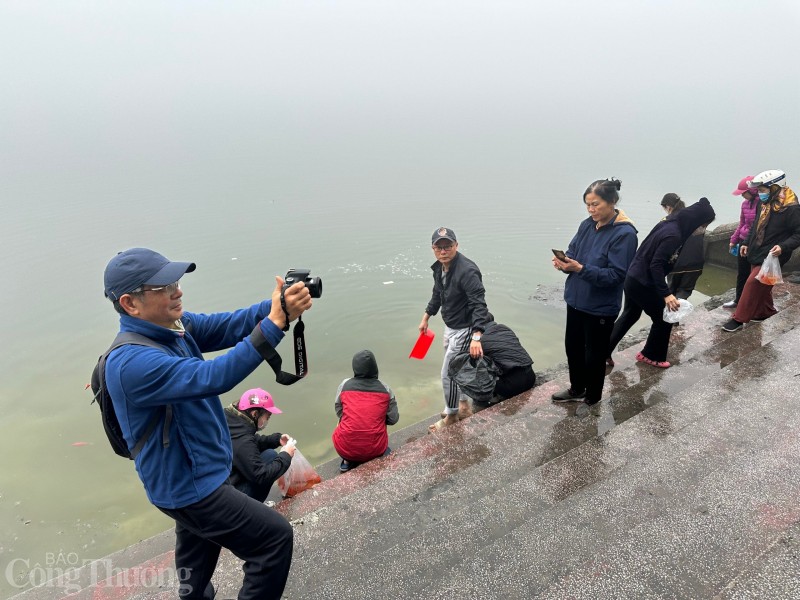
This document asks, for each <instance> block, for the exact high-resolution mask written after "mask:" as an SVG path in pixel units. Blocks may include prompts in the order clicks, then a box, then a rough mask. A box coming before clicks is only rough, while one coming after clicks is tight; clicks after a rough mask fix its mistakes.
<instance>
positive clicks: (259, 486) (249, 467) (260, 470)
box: [225, 388, 295, 502]
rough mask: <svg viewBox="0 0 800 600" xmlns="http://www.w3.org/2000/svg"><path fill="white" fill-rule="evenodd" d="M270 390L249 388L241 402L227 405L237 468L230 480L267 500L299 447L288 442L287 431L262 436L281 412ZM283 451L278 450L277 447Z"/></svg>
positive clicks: (259, 499)
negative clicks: (268, 425)
mask: <svg viewBox="0 0 800 600" xmlns="http://www.w3.org/2000/svg"><path fill="white" fill-rule="evenodd" d="M281 412H282V411H281V410H280V409H279V408H278V407H277V406H275V402H274V401H273V400H272V396H271V395H270V393H269V392H267V391H266V390H262V389H261V388H254V389H252V390H247V391H246V392H245V393H244V394H242V397H241V398H240V399H239V401H238V402H235V403H233V404H231V405H230V406H226V407H225V419H227V421H228V429H229V430H230V432H231V442H232V443H233V468H232V469H231V477H230V482H231V484H232V485H233V487H235V488H236V489H237V490H239V491H240V492H243V493H245V494H247V495H248V496H250V497H251V498H254V499H255V500H258V501H259V502H264V500H266V499H267V495H268V494H269V489H270V488H271V487H272V484H273V483H275V480H276V479H278V477H280V476H281V475H283V474H284V473H286V470H287V469H288V468H289V465H290V464H291V463H292V457H293V456H294V451H295V448H294V446H293V445H289V446H287V445H286V443H287V442H288V441H289V440H290V439H291V436H290V435H288V434H286V433H273V434H271V435H258V433H257V432H258V431H260V430H262V429H264V427H266V425H267V422H269V419H270V416H272V415H279V414H281ZM277 448H280V451H278V452H276V449H277Z"/></svg>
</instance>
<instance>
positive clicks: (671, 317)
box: [662, 298, 694, 323]
mask: <svg viewBox="0 0 800 600" xmlns="http://www.w3.org/2000/svg"><path fill="white" fill-rule="evenodd" d="M678 304H680V306H679V307H678V310H670V309H669V307H668V306H665V307H664V315H663V317H662V318H663V319H664V320H665V321H666V322H667V323H678V322H679V321H683V320H684V319H685V318H686V317H688V316H689V313H691V312H692V311H693V310H694V306H692V305H691V303H690V302H689V301H688V300H684V299H683V298H681V299H680V300H678Z"/></svg>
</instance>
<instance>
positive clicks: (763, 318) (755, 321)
mask: <svg viewBox="0 0 800 600" xmlns="http://www.w3.org/2000/svg"><path fill="white" fill-rule="evenodd" d="M767 319H769V317H753V318H752V319H750V321H751V322H753V323H761V321H766V320H767Z"/></svg>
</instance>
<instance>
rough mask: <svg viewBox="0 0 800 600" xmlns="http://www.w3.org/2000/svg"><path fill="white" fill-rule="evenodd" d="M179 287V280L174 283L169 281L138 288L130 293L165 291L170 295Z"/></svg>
mask: <svg viewBox="0 0 800 600" xmlns="http://www.w3.org/2000/svg"><path fill="white" fill-rule="evenodd" d="M179 289H181V282H180V281H176V282H175V283H170V284H169V285H162V286H159V287H154V288H147V289H144V288H138V289H135V290H133V291H132V292H131V294H144V293H145V292H165V293H167V294H169V295H170V296H171V295H172V294H174V293H175V292H177V291H178V290H179Z"/></svg>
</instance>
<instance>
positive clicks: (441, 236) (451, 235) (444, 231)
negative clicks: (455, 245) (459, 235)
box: [431, 227, 458, 244]
mask: <svg viewBox="0 0 800 600" xmlns="http://www.w3.org/2000/svg"><path fill="white" fill-rule="evenodd" d="M439 240H450V241H451V242H458V240H457V239H456V232H455V231H453V230H452V229H449V228H447V227H439V229H437V230H436V231H434V232H433V235H432V236H431V244H435V243H436V242H438V241H439Z"/></svg>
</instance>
